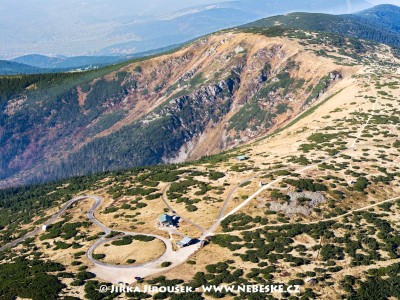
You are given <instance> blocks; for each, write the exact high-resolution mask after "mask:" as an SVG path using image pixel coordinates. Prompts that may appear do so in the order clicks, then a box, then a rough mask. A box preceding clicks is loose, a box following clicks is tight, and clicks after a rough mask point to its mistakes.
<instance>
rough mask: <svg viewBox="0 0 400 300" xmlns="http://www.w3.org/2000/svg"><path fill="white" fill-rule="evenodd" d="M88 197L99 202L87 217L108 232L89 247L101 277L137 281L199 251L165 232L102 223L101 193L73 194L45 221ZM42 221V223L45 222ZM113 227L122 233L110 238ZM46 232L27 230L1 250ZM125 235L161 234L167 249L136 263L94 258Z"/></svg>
mask: <svg viewBox="0 0 400 300" xmlns="http://www.w3.org/2000/svg"><path fill="white" fill-rule="evenodd" d="M84 199H93V200H94V201H95V203H94V204H93V206H92V207H91V208H90V209H89V211H88V212H87V213H86V216H87V218H88V219H89V220H90V221H91V222H92V223H93V224H95V225H97V226H98V227H99V228H100V229H101V230H102V231H103V232H104V234H103V235H102V236H101V237H100V238H99V239H98V240H97V241H96V242H95V243H94V244H93V245H92V246H91V247H90V248H89V250H88V251H87V253H86V255H87V257H88V259H89V260H90V261H91V262H92V263H93V265H94V268H93V269H92V270H93V272H94V273H95V274H96V275H97V276H98V277H99V278H102V279H104V280H108V281H110V282H114V283H117V282H120V281H123V282H126V283H133V282H135V281H136V280H135V279H134V278H135V277H145V276H149V275H153V274H156V273H159V272H162V271H164V270H169V269H172V268H174V267H176V266H177V265H179V264H182V263H184V262H185V261H186V260H188V259H189V257H190V256H191V255H193V254H194V253H195V252H197V251H198V250H199V249H201V246H202V244H201V243H197V244H195V245H191V246H189V247H185V248H182V249H179V250H177V251H174V249H173V245H172V242H171V241H170V240H168V239H166V238H164V237H162V236H159V235H154V234H146V233H141V232H130V231H117V230H112V229H111V228H109V227H107V226H106V225H104V224H103V223H101V222H100V221H99V220H98V219H97V218H96V217H95V215H94V213H95V211H96V210H97V208H98V207H99V206H100V205H101V203H102V198H101V197H99V196H94V195H87V196H79V197H76V198H73V199H71V200H69V201H68V202H67V203H65V204H64V205H63V206H62V207H61V209H60V210H59V211H58V212H57V213H56V214H55V215H53V216H52V217H51V218H50V219H49V220H47V221H46V222H45V223H44V224H43V225H46V226H49V225H51V224H53V223H55V222H56V221H57V219H58V218H59V217H60V216H61V215H62V214H63V213H64V212H65V211H66V210H67V209H68V208H69V207H70V206H71V205H72V204H74V203H75V202H77V201H80V200H84ZM43 225H42V226H43ZM111 231H115V232H119V233H121V235H119V236H116V237H113V238H106V237H107V235H109V234H110V233H111ZM41 232H43V229H42V227H40V228H38V229H36V230H34V231H32V232H30V233H28V234H26V235H25V236H23V237H21V238H19V239H17V240H15V241H13V242H11V243H9V244H7V245H5V246H3V247H1V248H0V251H3V250H6V249H9V248H12V247H14V246H16V245H18V244H19V243H21V242H23V241H25V240H26V239H28V238H30V237H34V236H36V235H38V234H39V233H41ZM123 235H130V236H135V235H145V236H150V237H154V238H157V239H159V240H161V241H162V242H163V243H164V245H165V251H164V253H163V254H162V255H161V256H160V257H158V258H157V259H155V260H153V261H150V262H147V263H144V264H141V265H135V266H130V265H113V264H107V263H104V262H101V261H98V260H96V259H94V258H93V252H94V251H95V249H96V248H97V247H99V246H100V245H102V244H103V243H106V242H109V241H113V240H116V239H119V238H121V236H123ZM166 261H168V262H170V263H171V265H170V266H169V267H167V268H163V269H161V268H160V265H161V263H163V262H166Z"/></svg>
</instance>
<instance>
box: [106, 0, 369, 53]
mask: <svg viewBox="0 0 400 300" xmlns="http://www.w3.org/2000/svg"><path fill="white" fill-rule="evenodd" d="M349 3H350V2H349V1H346V0H335V1H327V0H292V1H281V0H268V1H266V0H239V1H227V2H222V3H217V4H214V5H201V6H195V7H190V8H187V9H183V10H179V11H177V12H174V13H172V14H169V15H166V16H163V17H159V18H156V19H151V20H147V21H144V22H140V23H133V24H127V25H122V26H120V27H119V28H117V29H116V30H115V32H114V34H117V35H121V34H129V33H132V32H134V33H135V34H136V35H137V36H140V37H141V39H140V40H133V41H126V42H123V43H118V44H113V45H111V46H108V47H105V48H103V49H101V50H100V51H98V53H99V54H101V55H108V54H121V53H122V54H125V53H133V52H135V51H144V50H148V49H152V48H156V47H160V46H166V45H170V44H175V43H182V42H184V41H186V40H189V39H193V38H195V37H199V36H202V35H204V34H208V33H210V32H215V31H218V30H220V29H224V28H230V27H234V26H238V25H242V24H245V23H248V22H251V21H253V20H258V19H260V18H264V17H268V16H273V15H277V14H283V13H288V12H295V11H306V12H324V13H346V12H349V11H357V10H361V9H365V8H367V7H370V6H371V4H370V3H368V2H367V1H364V0H353V1H351V6H350V5H349Z"/></svg>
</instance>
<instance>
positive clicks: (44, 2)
mask: <svg viewBox="0 0 400 300" xmlns="http://www.w3.org/2000/svg"><path fill="white" fill-rule="evenodd" d="M228 1H229V0H223V1H221V0H28V1H27V0H0V20H1V21H0V58H9V57H15V56H18V55H23V54H28V53H43V54H48V55H54V54H65V55H77V54H90V53H91V52H93V50H94V49H101V48H103V47H106V46H108V45H113V44H118V43H123V42H125V41H141V40H142V39H143V38H144V37H143V36H140V34H137V32H135V30H132V31H129V32H128V31H125V32H123V33H119V34H118V35H117V34H115V32H116V28H121V26H125V27H127V26H131V27H134V26H136V25H135V24H144V23H146V22H148V21H152V20H154V19H160V18H161V17H166V16H168V15H169V14H171V13H172V12H176V11H179V10H181V9H185V8H188V7H193V6H196V5H208V4H214V3H221V2H228ZM239 1H243V2H246V1H248V0H239ZM260 1H262V0H260ZM264 1H268V0H264ZM286 1H287V2H286ZM327 1H329V0H327ZM331 1H335V0H331ZM347 1H351V0H347ZM368 1H369V2H370V3H372V4H381V3H392V4H397V5H400V0H386V1H384V0H368ZM282 3H285V4H286V5H287V4H289V3H290V0H282Z"/></svg>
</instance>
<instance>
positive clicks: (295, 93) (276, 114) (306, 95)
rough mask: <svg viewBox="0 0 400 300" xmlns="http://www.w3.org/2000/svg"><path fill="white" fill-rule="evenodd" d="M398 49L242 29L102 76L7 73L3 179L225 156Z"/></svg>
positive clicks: (1, 128)
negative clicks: (380, 55)
mask: <svg viewBox="0 0 400 300" xmlns="http://www.w3.org/2000/svg"><path fill="white" fill-rule="evenodd" d="M394 51H395V50H393V49H390V48H388V47H386V46H383V45H382V46H379V45H375V44H372V43H369V42H360V41H358V40H354V39H347V38H342V37H338V36H331V35H326V34H323V33H312V32H303V31H295V30H284V29H282V28H279V27H273V28H258V29H234V30H228V31H223V32H219V33H216V34H213V35H210V36H207V37H204V38H202V39H199V40H197V41H195V42H193V43H191V44H189V45H187V46H185V47H183V48H182V49H180V50H178V51H176V52H173V53H169V54H164V55H161V56H158V57H153V58H150V59H147V60H140V61H136V62H132V63H129V64H127V65H120V66H113V67H109V68H108V69H107V68H106V69H102V70H99V71H95V72H88V73H84V74H60V75H55V77H52V76H51V75H43V76H39V77H28V78H26V77H11V78H7V77H3V78H2V80H3V88H4V86H5V87H6V89H4V90H5V91H7V92H8V94H7V93H5V92H4V93H5V94H4V93H3V97H2V99H3V100H2V106H1V118H0V134H1V136H0V150H1V153H2V157H1V160H0V179H1V180H2V181H1V183H0V186H2V187H4V186H9V185H14V184H19V183H27V182H37V181H43V180H48V179H56V178H62V177H66V176H74V175H82V174H87V173H91V172H96V171H105V170H110V169H121V168H127V167H132V166H142V165H150V164H158V163H162V162H183V161H187V160H191V159H196V158H200V157H202V156H205V155H210V154H215V153H218V152H220V151H222V150H224V149H228V148H230V147H234V146H237V145H240V144H241V143H243V142H247V141H250V140H253V139H256V138H257V137H260V136H262V135H264V134H266V133H268V132H272V131H274V130H276V129H279V128H280V127H281V126H282V125H284V124H285V123H286V122H288V121H289V120H291V119H292V118H293V117H295V116H297V115H298V114H299V113H300V112H302V111H304V110H305V109H307V108H308V107H310V106H311V105H312V104H313V103H314V102H315V101H317V100H318V99H319V97H320V96H321V95H323V94H324V93H325V92H327V91H329V90H330V88H331V87H332V86H334V85H335V84H337V82H339V81H341V80H343V79H344V78H348V77H349V76H352V75H353V74H354V73H355V72H356V71H357V70H358V69H359V68H360V67H361V66H362V65H364V64H366V63H368V61H370V60H371V59H372V57H373V56H374V55H377V53H392V52H393V53H394ZM7 87H13V88H14V89H11V90H14V91H15V92H14V93H11V94H10V88H8V89H7ZM4 90H3V91H4Z"/></svg>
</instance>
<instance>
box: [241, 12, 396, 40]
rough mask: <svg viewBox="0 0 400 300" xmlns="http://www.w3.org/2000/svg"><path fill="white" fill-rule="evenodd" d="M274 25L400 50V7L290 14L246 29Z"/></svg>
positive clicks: (251, 24)
mask: <svg viewBox="0 0 400 300" xmlns="http://www.w3.org/2000/svg"><path fill="white" fill-rule="evenodd" d="M271 26H282V27H285V28H294V29H302V30H312V31H322V32H329V33H335V34H340V35H344V36H350V37H354V38H360V39H366V40H372V41H375V42H379V43H384V44H388V45H391V46H395V47H400V7H398V6H395V5H379V6H376V7H373V8H370V9H367V10H364V11H361V12H358V13H355V14H346V15H328V14H321V13H291V14H287V15H281V16H274V17H270V18H266V19H262V20H259V21H256V22H253V23H250V24H247V25H244V26H243V27H271Z"/></svg>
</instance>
